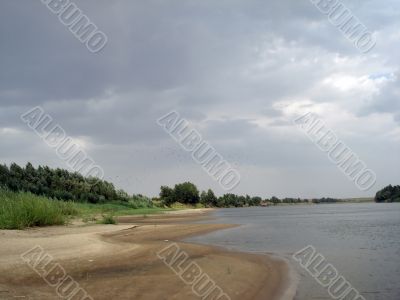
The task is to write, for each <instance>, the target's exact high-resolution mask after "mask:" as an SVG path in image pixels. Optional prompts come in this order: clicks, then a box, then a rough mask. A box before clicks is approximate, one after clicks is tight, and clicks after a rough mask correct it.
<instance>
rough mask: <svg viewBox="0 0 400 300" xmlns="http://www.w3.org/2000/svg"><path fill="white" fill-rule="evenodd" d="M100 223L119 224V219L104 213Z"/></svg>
mask: <svg viewBox="0 0 400 300" xmlns="http://www.w3.org/2000/svg"><path fill="white" fill-rule="evenodd" d="M99 224H112V225H115V224H117V221H116V220H115V219H114V216H112V215H103V219H101V220H100V222H99Z"/></svg>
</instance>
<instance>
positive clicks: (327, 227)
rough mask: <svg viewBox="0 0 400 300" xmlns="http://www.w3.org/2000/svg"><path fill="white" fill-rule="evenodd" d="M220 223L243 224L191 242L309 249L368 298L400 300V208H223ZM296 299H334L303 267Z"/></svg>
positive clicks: (237, 247)
mask: <svg viewBox="0 0 400 300" xmlns="http://www.w3.org/2000/svg"><path fill="white" fill-rule="evenodd" d="M213 214H214V215H215V216H216V217H218V222H221V223H232V224H243V226H240V227H237V228H232V229H228V230H223V231H218V232H214V233H211V234H207V235H204V236H199V237H194V238H190V239H189V241H193V242H201V243H209V244H214V245H220V246H224V247H228V248H230V249H235V250H242V251H251V252H262V253H268V252H273V253H277V254H279V255H281V256H284V257H286V258H288V259H291V255H292V254H293V253H294V252H297V251H299V250H300V249H302V248H304V247H305V246H307V245H313V246H314V247H316V249H317V251H318V252H320V253H321V254H323V255H324V256H325V258H326V259H327V261H328V262H330V263H332V264H333V265H334V266H335V267H336V269H337V270H338V271H339V273H340V274H341V275H343V276H344V277H346V279H347V280H348V281H349V282H350V283H351V284H352V286H353V287H355V288H356V289H357V290H358V291H359V292H360V293H361V294H362V295H363V296H364V297H365V298H366V299H367V300H399V299H400V204H375V203H367V204H325V205H310V206H299V205H298V206H285V207H281V206H279V207H266V208H233V209H220V210H217V211H215V212H213ZM292 264H293V267H294V268H296V271H297V272H298V273H299V276H300V286H299V288H298V294H297V297H296V299H299V300H309V299H330V296H329V294H328V293H327V292H326V290H325V289H323V288H322V287H320V286H319V285H318V283H316V282H315V281H314V279H312V278H311V277H310V276H309V275H308V274H307V272H306V271H304V270H302V269H300V268H299V267H298V265H297V263H296V262H294V261H293V260H292Z"/></svg>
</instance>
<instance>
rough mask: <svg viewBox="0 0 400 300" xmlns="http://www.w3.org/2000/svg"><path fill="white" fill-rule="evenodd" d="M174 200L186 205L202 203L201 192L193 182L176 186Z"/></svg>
mask: <svg viewBox="0 0 400 300" xmlns="http://www.w3.org/2000/svg"><path fill="white" fill-rule="evenodd" d="M174 198H175V199H176V201H178V202H181V203H185V204H196V203H199V201H200V196H199V190H198V189H197V187H196V186H195V185H194V184H193V183H191V182H184V183H180V184H176V185H175V187H174Z"/></svg>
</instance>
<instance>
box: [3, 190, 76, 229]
mask: <svg viewBox="0 0 400 300" xmlns="http://www.w3.org/2000/svg"><path fill="white" fill-rule="evenodd" d="M77 213H78V211H77V210H76V209H75V208H74V207H73V204H72V203H64V202H61V201H58V200H52V199H48V198H45V197H39V196H36V195H33V194H31V193H26V192H12V191H8V190H4V189H0V229H24V228H26V227H32V226H47V225H61V224H64V223H65V222H66V219H67V217H68V216H72V215H76V214H77Z"/></svg>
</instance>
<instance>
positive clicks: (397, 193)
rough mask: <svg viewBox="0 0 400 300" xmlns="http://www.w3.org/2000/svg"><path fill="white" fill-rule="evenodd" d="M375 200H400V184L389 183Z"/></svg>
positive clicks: (377, 194)
mask: <svg viewBox="0 0 400 300" xmlns="http://www.w3.org/2000/svg"><path fill="white" fill-rule="evenodd" d="M375 202H400V185H396V186H392V185H388V186H387V187H385V188H383V189H382V190H380V191H378V192H377V193H376V196H375Z"/></svg>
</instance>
